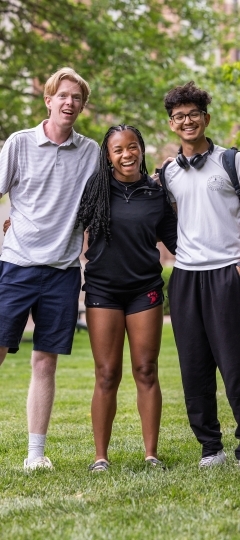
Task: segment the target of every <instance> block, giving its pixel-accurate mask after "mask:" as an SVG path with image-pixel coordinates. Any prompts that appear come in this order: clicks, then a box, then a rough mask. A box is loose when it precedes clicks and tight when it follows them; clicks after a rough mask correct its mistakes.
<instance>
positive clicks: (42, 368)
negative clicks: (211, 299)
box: [31, 353, 57, 378]
mask: <svg viewBox="0 0 240 540" xmlns="http://www.w3.org/2000/svg"><path fill="white" fill-rule="evenodd" d="M31 364H32V372H33V374H34V376H36V377H38V378H48V377H54V375H55V372H56V367H57V355H56V354H51V353H41V354H34V353H33V355H32V360H31Z"/></svg>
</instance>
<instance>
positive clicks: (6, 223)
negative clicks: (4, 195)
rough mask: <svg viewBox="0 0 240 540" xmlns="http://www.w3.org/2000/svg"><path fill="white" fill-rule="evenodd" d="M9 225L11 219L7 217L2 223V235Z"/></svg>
mask: <svg viewBox="0 0 240 540" xmlns="http://www.w3.org/2000/svg"><path fill="white" fill-rule="evenodd" d="M10 225H11V219H10V218H8V219H6V221H4V224H3V232H4V236H5V234H6V232H7V230H8V229H9V227H10Z"/></svg>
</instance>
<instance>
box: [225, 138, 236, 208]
mask: <svg viewBox="0 0 240 540" xmlns="http://www.w3.org/2000/svg"><path fill="white" fill-rule="evenodd" d="M237 152H239V150H238V149H237V148H235V147H234V146H233V147H232V148H229V149H228V150H225V152H224V154H223V160H222V161H223V166H224V169H225V171H227V173H228V176H229V178H230V180H231V182H232V185H233V187H234V189H235V192H236V195H237V196H238V198H239V199H240V185H239V180H238V176H237V171H236V167H235V156H236V153H237Z"/></svg>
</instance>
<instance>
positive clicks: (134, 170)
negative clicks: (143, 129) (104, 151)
mask: <svg viewBox="0 0 240 540" xmlns="http://www.w3.org/2000/svg"><path fill="white" fill-rule="evenodd" d="M107 147H108V159H109V161H110V162H111V163H112V165H113V175H114V177H115V178H116V179H117V180H120V182H137V181H138V180H140V178H141V174H140V165H141V163H142V158H143V154H142V150H141V146H140V142H139V140H138V138H137V135H136V134H135V133H134V132H133V131H132V130H131V129H126V130H124V131H116V132H115V133H113V134H112V135H110V137H109V139H108V144H107Z"/></svg>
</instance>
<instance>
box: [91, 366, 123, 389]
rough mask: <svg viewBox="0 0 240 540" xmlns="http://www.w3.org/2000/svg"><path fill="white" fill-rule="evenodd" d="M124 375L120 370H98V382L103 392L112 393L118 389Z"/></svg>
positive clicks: (103, 368) (106, 368) (104, 368)
mask: <svg viewBox="0 0 240 540" xmlns="http://www.w3.org/2000/svg"><path fill="white" fill-rule="evenodd" d="M121 377H122V373H121V370H119V369H110V368H108V367H102V368H101V369H98V370H96V382H97V385H98V386H99V387H100V388H101V390H102V391H103V392H110V391H112V390H115V389H117V388H118V386H119V384H120V381H121Z"/></svg>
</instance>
